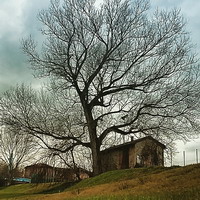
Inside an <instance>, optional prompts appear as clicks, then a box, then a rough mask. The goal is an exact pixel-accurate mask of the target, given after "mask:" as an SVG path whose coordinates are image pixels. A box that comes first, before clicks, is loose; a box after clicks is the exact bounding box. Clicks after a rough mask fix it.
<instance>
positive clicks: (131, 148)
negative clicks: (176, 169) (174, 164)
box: [101, 136, 166, 172]
mask: <svg viewBox="0 0 200 200" xmlns="http://www.w3.org/2000/svg"><path fill="white" fill-rule="evenodd" d="M165 148H166V147H165V145H164V144H162V143H160V142H159V141H158V140H156V139H154V138H152V137H151V136H147V137H144V138H141V139H137V140H132V141H131V142H127V143H124V144H121V145H118V146H113V147H111V148H108V149H105V150H103V151H101V163H102V171H103V172H106V171H110V170H116V169H128V168H135V167H149V166H164V149H165Z"/></svg>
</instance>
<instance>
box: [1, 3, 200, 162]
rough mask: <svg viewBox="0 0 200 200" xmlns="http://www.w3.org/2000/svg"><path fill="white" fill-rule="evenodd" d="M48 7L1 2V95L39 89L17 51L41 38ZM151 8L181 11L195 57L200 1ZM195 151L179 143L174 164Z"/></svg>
mask: <svg viewBox="0 0 200 200" xmlns="http://www.w3.org/2000/svg"><path fill="white" fill-rule="evenodd" d="M48 5H49V0H0V93H1V92H3V91H5V90H6V89H8V88H9V87H10V86H14V85H15V84H17V83H22V82H25V83H27V84H30V83H32V84H33V86H34V87H35V88H37V87H39V85H40V83H41V81H39V80H37V79H34V78H33V76H32V71H31V70H30V68H29V64H28V63H27V62H26V57H25V56H24V55H23V53H22V51H21V49H20V41H21V40H22V38H26V37H28V36H29V35H30V34H31V35H32V36H33V38H35V39H36V40H37V38H39V37H40V32H39V29H40V27H41V24H40V23H39V22H38V20H37V14H38V12H39V10H41V9H43V8H48ZM151 5H152V8H155V7H158V8H162V9H167V10H170V9H172V8H174V7H175V8H179V9H181V13H182V15H183V16H184V18H185V20H186V21H187V27H186V28H187V30H188V31H189V32H190V35H191V40H192V42H193V43H194V44H195V45H196V51H197V53H198V51H199V52H200V0H151ZM198 148H199V150H200V142H199V141H198V140H195V141H193V142H190V143H187V144H186V145H185V144H184V143H182V142H181V143H180V142H179V145H178V152H179V153H177V155H178V156H177V158H176V160H175V162H177V164H181V163H180V162H182V161H181V160H182V151H183V150H186V151H187V152H188V153H187V159H188V162H189V160H191V161H193V160H195V153H194V152H195V149H198ZM199 154H200V153H199ZM175 164H176V163H175Z"/></svg>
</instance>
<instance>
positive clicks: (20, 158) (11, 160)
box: [0, 126, 36, 184]
mask: <svg viewBox="0 0 200 200" xmlns="http://www.w3.org/2000/svg"><path fill="white" fill-rule="evenodd" d="M0 144H1V145H0V160H1V161H3V162H4V164H5V165H6V166H7V175H8V177H7V178H8V183H9V184H10V183H11V181H12V179H13V176H14V175H15V172H17V171H18V169H19V167H20V165H22V164H24V163H25V162H27V161H30V160H31V159H32V157H33V153H35V149H36V148H35V144H34V143H33V138H32V137H31V136H30V135H27V134H24V133H22V132H21V131H19V129H18V130H16V129H13V128H12V127H8V126H7V127H1V133H0Z"/></svg>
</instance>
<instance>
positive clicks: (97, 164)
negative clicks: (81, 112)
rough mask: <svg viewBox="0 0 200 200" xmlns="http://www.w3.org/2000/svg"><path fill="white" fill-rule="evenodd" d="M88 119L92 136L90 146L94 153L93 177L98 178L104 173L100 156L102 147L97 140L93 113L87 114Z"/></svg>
mask: <svg viewBox="0 0 200 200" xmlns="http://www.w3.org/2000/svg"><path fill="white" fill-rule="evenodd" d="M86 119H87V124H88V131H89V136H90V145H91V151H92V167H93V175H94V176H96V175H98V174H100V173H101V172H102V170H101V155H100V146H101V144H100V143H99V140H98V138H97V131H96V126H97V124H96V122H95V120H94V119H93V116H92V113H91V112H90V111H89V112H87V113H86Z"/></svg>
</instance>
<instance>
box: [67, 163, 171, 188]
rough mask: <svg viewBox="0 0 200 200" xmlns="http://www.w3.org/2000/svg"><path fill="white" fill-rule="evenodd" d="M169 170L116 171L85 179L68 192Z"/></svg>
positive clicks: (164, 168) (151, 168) (152, 168)
mask: <svg viewBox="0 0 200 200" xmlns="http://www.w3.org/2000/svg"><path fill="white" fill-rule="evenodd" d="M169 169H173V168H168V167H149V168H137V169H124V170H115V171H109V172H106V173H103V174H101V175H99V176H96V177H93V178H89V179H85V180H83V181H81V182H79V183H78V184H76V185H74V186H72V187H70V188H69V189H68V190H73V189H77V188H79V189H81V188H85V187H93V186H96V185H101V184H106V183H113V182H116V181H123V180H131V179H136V178H138V177H144V176H146V175H148V174H157V173H160V172H163V171H166V170H169Z"/></svg>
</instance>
